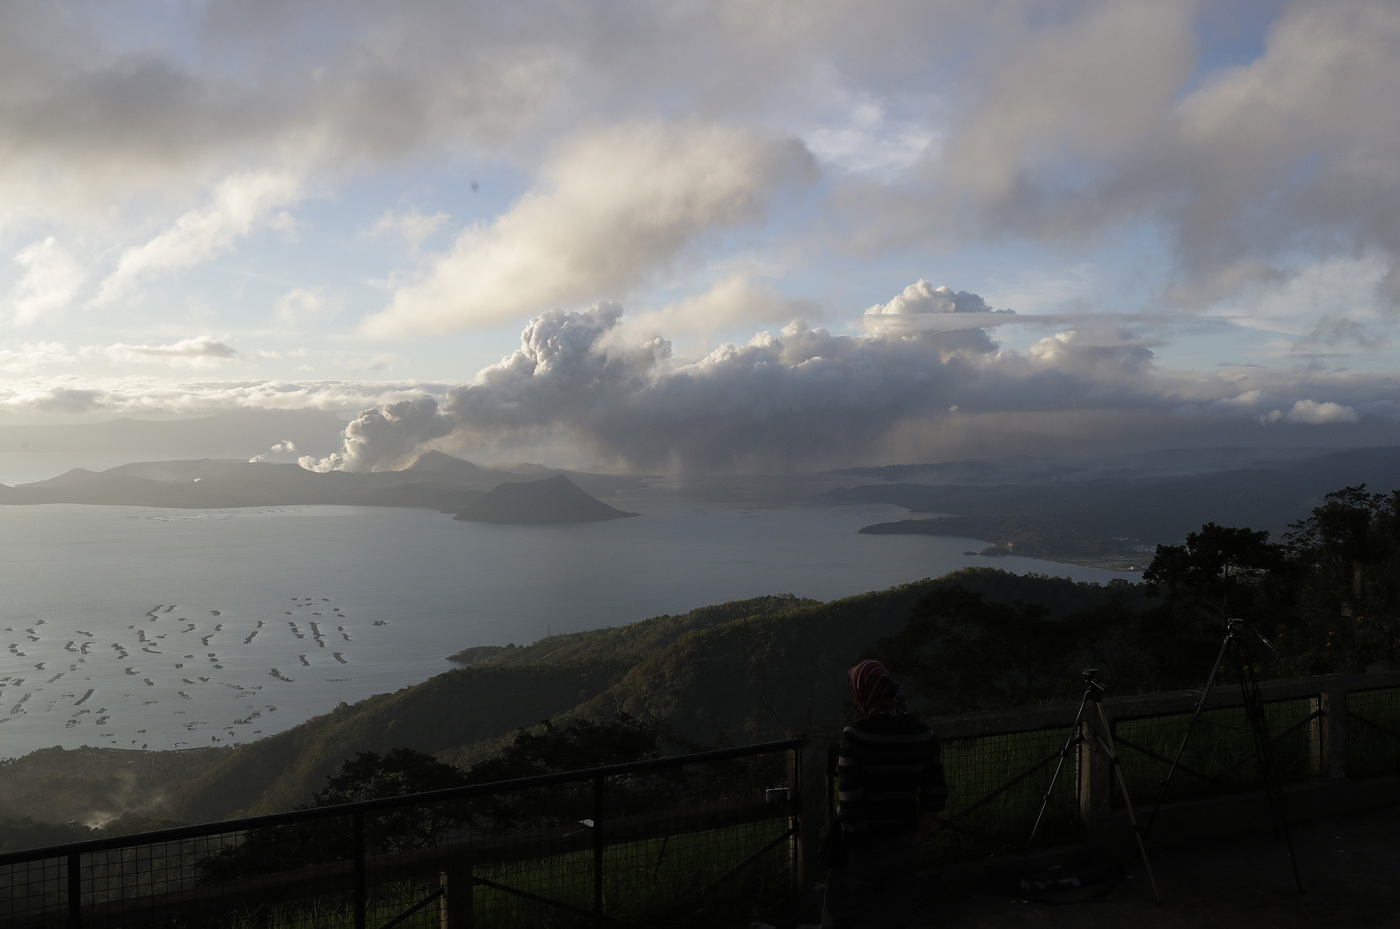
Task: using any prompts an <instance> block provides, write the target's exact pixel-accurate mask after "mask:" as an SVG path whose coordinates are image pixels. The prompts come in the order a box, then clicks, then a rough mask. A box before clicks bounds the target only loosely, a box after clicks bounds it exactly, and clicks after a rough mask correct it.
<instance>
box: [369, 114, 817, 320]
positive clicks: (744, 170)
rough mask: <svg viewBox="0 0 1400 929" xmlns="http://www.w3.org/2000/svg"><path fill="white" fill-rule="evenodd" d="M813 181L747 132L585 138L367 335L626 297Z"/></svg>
mask: <svg viewBox="0 0 1400 929" xmlns="http://www.w3.org/2000/svg"><path fill="white" fill-rule="evenodd" d="M811 172H812V162H811V157H810V155H808V154H807V152H806V150H805V149H804V148H803V147H802V146H801V144H800V143H797V142H795V141H792V140H790V139H780V138H773V137H770V136H768V135H765V134H763V133H759V132H755V131H753V130H749V129H734V128H728V127H722V126H713V125H701V124H695V123H691V124H683V125H665V124H658V123H636V124H630V125H626V126H621V127H615V128H612V129H608V130H604V131H599V132H590V133H586V134H584V135H582V136H580V137H578V138H575V139H573V140H571V141H570V142H569V143H568V144H566V145H565V146H564V147H563V148H562V149H561V150H559V151H558V152H556V154H555V155H554V157H553V158H552V159H551V160H550V162H549V163H548V164H547V165H546V166H545V169H544V172H543V181H542V182H541V184H540V185H539V186H538V187H536V188H535V189H534V190H532V191H531V192H530V193H528V194H526V195H525V196H524V197H522V198H521V199H520V200H519V201H518V202H517V203H516V204H515V205H514V206H513V207H512V208H511V209H510V211H509V212H507V213H506V214H505V215H503V216H501V217H500V218H498V219H497V220H496V221H495V222H494V223H493V224H491V225H490V226H489V227H484V228H481V227H474V228H471V229H468V230H466V231H465V232H463V233H462V234H460V235H459V236H458V237H457V239H456V241H454V242H453V245H452V248H451V250H450V251H449V252H448V253H447V254H445V255H443V256H441V257H439V258H438V260H437V261H436V262H435V263H434V264H433V267H432V268H431V270H430V271H429V273H428V275H427V276H426V278H425V279H423V280H421V281H418V282H416V283H414V284H411V285H409V286H406V287H403V288H401V289H400V290H399V291H398V292H397V293H396V294H395V295H394V299H393V301H392V303H391V304H390V306H389V307H388V308H387V309H386V310H384V311H383V312H381V313H379V314H377V315H375V316H372V317H370V318H369V319H368V320H367V321H366V324H365V330H366V332H368V333H369V334H371V335H377V336H396V335H405V334H410V333H415V332H447V331H451V330H456V329H463V328H468V327H471V326H476V325H482V324H487V323H496V322H501V321H503V320H508V319H511V318H520V317H523V316H529V315H531V314H534V313H538V312H540V311H541V310H543V309H547V308H549V307H551V306H557V305H560V304H577V303H582V302H587V301H589V300H594V299H598V298H600V297H609V296H615V295H620V292H624V291H627V290H630V289H631V288H632V287H634V286H636V285H637V284H639V283H641V282H643V281H644V280H646V279H648V278H649V277H650V276H651V275H653V274H655V273H656V272H658V271H661V270H663V269H665V268H666V267H667V266H668V265H669V264H670V263H671V262H672V261H674V260H675V259H676V258H677V256H678V255H680V254H681V252H682V251H683V250H684V249H685V248H686V247H687V246H690V245H692V244H693V243H695V242H696V241H697V240H699V239H702V238H703V237H704V236H706V234H708V233H711V232H714V231H716V230H720V229H725V228H729V227H733V226H738V225H742V224H746V223H751V222H753V221H755V220H757V219H759V218H760V217H761V216H762V214H763V210H764V207H765V205H766V203H767V202H768V200H769V198H770V197H771V195H772V193H773V191H774V189H775V188H776V187H777V186H778V185H780V184H781V183H782V182H784V181H785V180H791V179H795V178H809V177H810V176H811Z"/></svg>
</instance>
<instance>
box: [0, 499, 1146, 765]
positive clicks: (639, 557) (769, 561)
mask: <svg viewBox="0 0 1400 929" xmlns="http://www.w3.org/2000/svg"><path fill="white" fill-rule="evenodd" d="M638 508H640V507H638ZM906 515H907V513H906V511H904V510H902V509H899V508H896V507H889V506H879V505H854V506H829V505H827V506H823V505H793V506H784V507H775V508H764V507H744V506H737V505H720V504H713V503H699V502H678V501H676V500H670V501H651V502H649V503H648V504H647V505H646V508H645V512H644V515H642V516H641V517H638V518H632V519H619V520H614V521H610V522H602V523H589V524H585V525H577V526H490V525H481V524H475V523H465V522H457V521H454V520H452V519H451V518H450V517H448V516H445V515H442V514H439V513H435V512H431V511H426V510H409V509H386V508H368V507H277V508H261V509H237V510H161V509H144V508H137V507H96V506H92V507H89V506H64V505H55V506H39V507H21V506H0V582H3V600H0V630H3V631H0V757H15V756H18V755H22V754H25V753H27V752H30V751H33V750H34V749H37V748H42V747H46V746H50V745H61V746H64V747H69V748H72V747H77V746H80V745H98V746H110V747H117V748H143V747H148V748H151V749H169V748H178V747H185V746H198V745H220V744H223V745H227V744H237V743H240V742H246V741H250V740H252V739H256V738H259V737H261V736H265V735H270V734H271V733H274V732H278V731H281V730H284V729H287V728H290V727H291V726H294V725H296V724H297V723H300V722H303V721H304V720H306V719H308V718H310V717H312V716H315V715H317V714H320V713H324V712H327V711H329V710H330V709H332V708H334V707H335V706H336V704H337V703H339V702H341V701H345V702H354V701H357V700H360V699H363V698H365V697H368V696H370V695H372V694H376V693H384V692H388V691H393V690H396V689H399V688H401V687H404V686H407V685H410V684H415V683H418V682H420V681H423V680H425V679H427V678H428V677H431V676H432V675H434V674H437V673H439V672H442V671H445V670H448V669H449V668H450V667H451V665H450V664H449V663H448V662H447V661H446V660H445V656H447V655H449V654H451V653H453V652H455V651H457V650H459V649H462V648H465V647H467V646H471V645H486V644H506V643H509V642H517V643H526V642H532V641H534V640H536V639H539V638H541V637H543V636H545V635H549V634H551V633H563V632H576V631H579V630H584V629H594V628H600V627H605V626H617V625H624V624H626V623H631V622H635V621H637V620H640V619H645V618H647V617H649V616H655V615H659V614H662V613H682V612H685V611H687V610H690V609H693V608H695V607H699V606H705V605H709V604H714V603H722V602H724V601H727V600H734V599H739V598H743V597H751V596H757V595H761V594H785V593H791V594H796V595H798V596H802V597H813V598H817V599H821V600H830V599H835V598H838V597H843V596H848V595H851V594H856V593H862V592H865V591H868V590H876V589H882V588H886V587H891V586H894V585H896V584H901V583H905V582H908V581H914V580H919V579H921V578H924V577H936V576H940V575H942V574H945V573H947V572H949V571H953V570H956V569H958V568H960V567H964V566H966V565H991V566H995V567H998V568H1002V569H1005V570H1009V571H1015V572H1019V573H1024V572H1029V571H1036V572H1042V573H1046V574H1051V575H1058V576H1065V577H1072V578H1074V579H1076V580H1084V581H1100V582H1102V581H1106V580H1108V579H1109V578H1112V577H1128V578H1130V579H1132V578H1135V576H1134V575H1124V574H1121V573H1115V572H1110V571H1105V570H1100V569H1094V568H1083V567H1075V566H1069V565H1059V564H1053V563H1049V562H1042V561H1037V560H1034V559H1029V558H1015V557H1010V558H997V559H988V558H983V557H980V556H976V555H968V554H965V552H966V551H967V550H969V549H980V548H981V547H982V545H983V543H980V542H973V541H971V540H966V539H941V538H936V537H930V536H893V535H891V536H879V535H858V534H857V533H856V530H857V529H859V528H860V527H861V526H865V525H868V524H870V523H873V522H881V521H886V520H890V519H897V518H901V517H903V516H906Z"/></svg>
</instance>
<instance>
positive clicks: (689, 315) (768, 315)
mask: <svg viewBox="0 0 1400 929" xmlns="http://www.w3.org/2000/svg"><path fill="white" fill-rule="evenodd" d="M814 309H815V308H814V307H813V306H812V304H811V302H810V301H807V300H799V299H793V298H791V297H786V296H784V295H783V294H781V293H779V292H777V291H775V290H773V289H771V288H768V287H765V286H763V285H761V284H760V283H758V282H757V281H756V280H755V275H754V273H753V272H751V271H749V270H745V269H741V270H737V271H734V272H733V273H730V274H727V275H725V276H724V277H723V278H721V279H720V280H719V281H717V282H715V283H714V284H713V285H712V286H711V287H709V289H707V290H705V291H703V292H702V293H698V294H694V295H691V296H688V297H683V298H681V299H679V300H676V301H674V302H672V303H668V304H667V305H666V306H663V307H662V308H661V309H659V310H653V311H651V312H649V313H639V314H637V315H636V316H633V317H631V318H630V319H628V320H627V328H628V330H630V331H633V332H648V333H650V332H665V333H669V334H671V335H689V334H701V335H710V334H713V333H716V332H719V331H721V330H724V329H728V328H731V327H734V326H755V325H762V324H763V323H782V322H787V321H788V320H790V319H793V318H795V317H799V316H808V315H810V314H811V313H812V312H813V311H814Z"/></svg>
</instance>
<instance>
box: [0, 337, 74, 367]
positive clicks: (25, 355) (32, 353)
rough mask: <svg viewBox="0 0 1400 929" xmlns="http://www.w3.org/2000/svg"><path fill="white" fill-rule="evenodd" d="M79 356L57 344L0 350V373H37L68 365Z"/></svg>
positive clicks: (39, 344)
mask: <svg viewBox="0 0 1400 929" xmlns="http://www.w3.org/2000/svg"><path fill="white" fill-rule="evenodd" d="M77 360H78V359H77V356H76V355H74V354H73V353H71V352H69V351H68V349H67V348H66V347H65V346H64V345H62V344H61V343H57V342H38V343H34V344H29V345H21V346H20V347H19V348H9V347H6V348H0V371H13V372H25V371H35V370H38V369H39V368H43V367H46V366H48V365H56V364H62V365H68V364H72V363H73V362H75V361H77Z"/></svg>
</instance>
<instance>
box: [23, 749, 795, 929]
mask: <svg viewBox="0 0 1400 929" xmlns="http://www.w3.org/2000/svg"><path fill="white" fill-rule="evenodd" d="M802 745H803V742H802V741H801V740H789V741H784V742H772V743H767V744H764V745H756V746H748V747H744V748H737V749H727V750H721V751H715V752H704V753H699V754H694V755H686V756H681V757H677V758H667V759H659V760H656V761H646V762H637V763H633V764H626V765H615V766H611V767H606V768H595V769H592V770H588V771H578V772H570V773H565V774H553V775H545V776H541V777H533V778H526V779H521V780H515V781H506V782H501V783H496V784H486V785H480V786H474V787H466V788H456V789H452V790H444V791H438V792H435V793H431V794H418V795H415V796H410V797H398V798H393V799H389V800H376V801H368V802H364V803H357V804H346V805H343V806H336V807H325V808H320V809H310V810H300V811H296V812H293V813H286V814H280V815H276V816H264V817H258V818H254V819H244V820H237V821H233V822H225V823H216V824H210V825H205V826H191V827H186V828H179V829H170V830H164V831H161V832H155V833H146V834H142V835H134V836H124V837H118V838H111V839H102V840H96V841H89V842H82V843H77V844H73V845H67V846H61V847H55V848H49V849H37V850H32V851H27V852H16V853H10V854H5V855H0V925H4V926H6V927H17V929H18V927H30V926H33V927H40V926H44V927H47V926H54V927H59V926H62V927H65V929H76V927H110V926H160V925H162V924H167V925H172V926H176V925H178V926H210V927H229V929H236V927H244V926H247V927H252V926H259V927H281V926H286V927H302V926H305V927H311V926H316V927H334V926H347V927H348V926H354V927H356V929H363V927H368V926H378V927H385V929H388V927H391V926H428V925H432V926H442V925H450V926H532V925H538V926H569V925H594V926H597V925H605V924H621V925H655V924H658V923H662V922H664V923H667V924H684V923H685V922H687V921H688V920H689V921H695V922H699V923H702V924H703V923H704V922H705V921H706V920H707V919H710V918H713V916H714V915H716V914H718V913H719V912H721V911H722V910H723V909H724V907H725V906H726V905H727V904H732V903H733V901H749V900H754V899H762V898H764V897H768V898H770V899H773V900H781V899H786V898H787V897H789V896H790V894H791V892H792V889H793V888H792V880H793V875H794V873H795V872H794V869H793V867H792V865H793V861H794V848H793V842H794V837H795V836H796V835H797V833H798V819H797V815H798V814H797V807H796V803H795V798H796V796H797V792H796V789H795V787H796V780H795V779H796V778H797V777H798V776H799V773H800V772H799V768H798V750H799V749H800V748H801V746H802Z"/></svg>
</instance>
